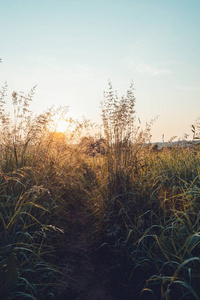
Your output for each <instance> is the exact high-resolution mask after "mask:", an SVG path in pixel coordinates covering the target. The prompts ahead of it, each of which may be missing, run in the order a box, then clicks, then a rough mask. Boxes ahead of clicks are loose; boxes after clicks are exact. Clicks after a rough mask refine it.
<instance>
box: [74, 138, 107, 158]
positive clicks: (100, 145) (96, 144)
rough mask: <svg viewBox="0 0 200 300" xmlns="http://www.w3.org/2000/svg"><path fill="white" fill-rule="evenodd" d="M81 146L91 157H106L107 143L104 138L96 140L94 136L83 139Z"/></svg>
mask: <svg viewBox="0 0 200 300" xmlns="http://www.w3.org/2000/svg"><path fill="white" fill-rule="evenodd" d="M79 146H80V148H81V149H82V151H83V152H84V153H86V154H87V155H90V156H95V155H97V154H103V155H104V154H105V151H106V141H105V139H103V138H100V139H95V138H94V137H92V136H89V137H87V136H84V137H82V139H81V141H80V143H79Z"/></svg>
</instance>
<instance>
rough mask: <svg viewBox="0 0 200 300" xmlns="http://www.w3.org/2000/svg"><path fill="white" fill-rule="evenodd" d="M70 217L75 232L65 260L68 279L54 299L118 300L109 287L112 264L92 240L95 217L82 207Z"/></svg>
mask: <svg viewBox="0 0 200 300" xmlns="http://www.w3.org/2000/svg"><path fill="white" fill-rule="evenodd" d="M73 218H74V220H75V222H77V225H76V228H77V231H76V233H75V234H74V235H73V237H71V238H70V239H69V240H68V253H67V255H66V257H65V259H64V265H65V266H64V269H66V273H67V277H68V280H67V281H65V283H64V284H63V283H62V287H61V290H60V295H59V297H58V298H57V299H59V300H62V299H63V300H64V299H67V300H84V299H85V300H119V298H117V297H116V295H115V293H114V287H113V286H112V284H113V280H112V270H111V267H110V265H109V263H108V262H106V260H105V259H104V257H101V256H99V254H97V251H96V250H97V249H96V246H94V243H93V239H94V237H93V236H92V232H93V228H92V227H93V226H94V217H93V216H92V215H91V213H90V212H89V211H88V210H83V211H82V212H81V213H80V212H79V215H78V216H77V215H76V214H75V215H74V216H73ZM120 300H122V299H121V298H120Z"/></svg>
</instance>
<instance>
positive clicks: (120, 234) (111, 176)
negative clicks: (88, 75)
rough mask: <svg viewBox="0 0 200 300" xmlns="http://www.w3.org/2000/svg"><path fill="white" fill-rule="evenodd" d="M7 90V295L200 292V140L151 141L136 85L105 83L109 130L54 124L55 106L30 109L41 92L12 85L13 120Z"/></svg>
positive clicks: (0, 210) (3, 272) (3, 176)
mask: <svg viewBox="0 0 200 300" xmlns="http://www.w3.org/2000/svg"><path fill="white" fill-rule="evenodd" d="M5 93H6V87H5V88H3V89H2V91H1V97H0V98H1V100H0V101H1V107H0V121H1V133H0V145H1V152H0V197H1V200H0V245H1V247H0V298H1V299H69V300H75V299H77V300H78V299H88V300H92V299H97V300H98V299H100V300H101V299H102V300H103V299H105V300H106V299H107V300H109V299H110V300H112V299H113V300H115V299H118V300H129V299H145V300H146V299H171V300H173V299H200V286H199V280H200V278H199V277H200V258H199V257H200V146H199V144H198V143H192V144H191V145H190V146H187V144H186V143H184V142H182V147H178V146H177V145H176V144H175V145H173V146H172V147H163V148H162V149H158V148H157V147H155V145H151V143H150V142H149V141H150V137H151V126H152V125H153V122H154V120H153V121H152V122H150V123H148V124H147V125H146V127H145V128H144V129H142V128H141V127H140V125H137V126H136V117H135V110H134V109H135V98H134V95H133V89H132V87H130V89H129V90H128V91H127V95H126V96H124V97H122V98H120V99H118V98H117V96H116V94H115V93H114V92H113V89H112V85H111V84H110V85H109V91H108V93H106V94H105V99H104V101H103V102H102V104H101V106H102V120H103V128H104V132H103V137H96V136H85V137H82V138H80V139H79V137H80V136H79V135H80V132H81V128H82V127H84V126H85V125H84V124H80V123H79V124H76V127H75V129H73V130H74V131H73V132H71V133H70V134H64V133H56V132H53V131H52V130H50V129H49V126H48V125H49V123H50V122H51V120H52V118H53V116H54V114H55V111H53V110H48V111H47V112H45V113H43V114H41V115H39V116H37V117H34V116H33V115H32V113H31V111H29V103H30V101H31V100H32V97H33V93H34V90H32V91H31V93H30V94H29V95H27V96H26V97H25V96H24V95H20V94H18V93H13V95H12V101H13V107H14V121H11V118H10V117H9V116H8V115H7V113H6V112H5V110H4V96H5ZM56 113H57V112H56ZM71 122H72V121H71V120H70V123H71ZM193 133H194V137H198V127H195V126H193Z"/></svg>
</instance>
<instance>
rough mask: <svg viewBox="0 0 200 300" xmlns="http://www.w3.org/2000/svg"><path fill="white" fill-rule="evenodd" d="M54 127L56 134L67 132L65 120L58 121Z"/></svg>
mask: <svg viewBox="0 0 200 300" xmlns="http://www.w3.org/2000/svg"><path fill="white" fill-rule="evenodd" d="M55 127H56V131H57V132H65V131H66V130H67V122H66V121H65V120H58V121H56V124H55Z"/></svg>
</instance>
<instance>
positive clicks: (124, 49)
mask: <svg viewBox="0 0 200 300" xmlns="http://www.w3.org/2000/svg"><path fill="white" fill-rule="evenodd" d="M199 16H200V1H199V0H140V1H139V0H137V1H136V0H101V1H100V0H98V1H97V0H34V1H33V0H32V1H30V0H17V1H16V0H6V1H3V0H0V58H1V59H2V63H0V86H3V85H4V83H5V82H7V84H8V87H9V88H8V92H7V97H6V102H7V106H8V110H11V109H12V108H11V95H12V91H16V92H19V91H23V92H24V93H28V92H29V91H30V90H31V88H32V87H34V86H35V85H37V87H36V93H35V95H34V98H33V103H32V104H31V108H32V110H33V111H34V112H35V113H36V114H37V113H41V112H43V111H45V110H46V109H47V108H48V107H51V106H52V105H54V106H55V107H59V106H69V115H70V116H71V117H72V118H75V119H81V118H82V116H85V117H86V118H87V119H90V120H91V121H93V122H97V123H100V122H101V109H100V102H101V101H102V100H103V92H104V91H107V90H108V81H109V80H110V81H111V82H112V84H113V88H114V90H117V92H118V95H119V96H122V95H123V94H125V93H126V91H127V89H128V88H129V86H130V84H131V82H133V83H134V88H135V97H136V106H135V109H136V113H137V117H139V118H140V120H141V121H142V124H145V123H146V122H148V121H150V120H151V119H153V118H154V117H156V116H158V119H157V121H156V122H155V124H154V125H153V128H152V141H157V142H160V141H162V136H163V134H164V139H165V141H167V140H169V139H170V138H171V137H173V136H177V138H182V137H183V136H184V134H185V133H187V134H191V125H192V124H194V123H195V120H196V119H197V118H198V117H200V85H199V83H200V57H199V54H200V34H199V32H200V17H199Z"/></svg>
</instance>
